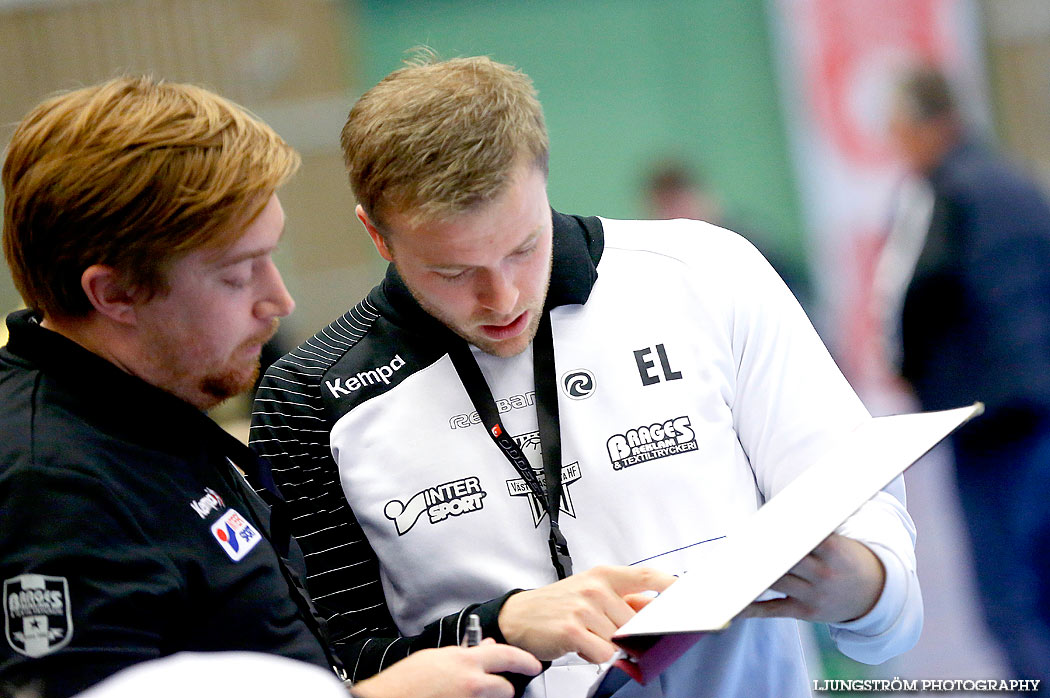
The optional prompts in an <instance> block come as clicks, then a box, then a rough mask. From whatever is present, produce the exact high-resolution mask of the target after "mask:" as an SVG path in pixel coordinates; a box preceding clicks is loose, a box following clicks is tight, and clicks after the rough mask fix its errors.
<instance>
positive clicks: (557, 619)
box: [499, 567, 675, 662]
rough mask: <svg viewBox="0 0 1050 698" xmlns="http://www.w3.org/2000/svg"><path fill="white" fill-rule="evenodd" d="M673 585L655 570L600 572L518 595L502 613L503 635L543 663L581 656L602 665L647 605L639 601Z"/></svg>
mask: <svg viewBox="0 0 1050 698" xmlns="http://www.w3.org/2000/svg"><path fill="white" fill-rule="evenodd" d="M674 581H675V577H673V576H672V575H669V574H665V573H663V572H660V571H658V570H654V569H650V568H637V567H595V568H592V569H590V570H587V571H586V572H581V573H579V574H576V575H573V576H571V577H568V578H566V579H563V580H561V581H558V582H555V583H553V584H549V585H547V586H545V587H540V588H538V589H532V590H530V591H523V592H520V593H518V594H514V595H513V596H511V597H510V598H509V599H507V601H506V602H505V603H504V605H503V608H502V609H501V610H500V616H499V625H500V630H501V631H502V632H503V636H504V637H505V638H506V639H507V641H508V642H509V643H511V644H513V645H516V646H518V647H521V648H523V649H526V650H529V651H530V652H532V653H533V654H535V655H536V656H537V657H539V658H540V659H556V658H557V657H560V656H561V655H563V654H565V653H567V652H576V653H578V654H579V655H580V656H582V657H584V658H585V659H587V660H589V661H595V662H602V661H605V660H606V659H608V658H609V657H611V656H612V654H613V652H615V650H616V648H615V647H614V646H613V644H612V643H611V642H609V640H610V639H611V638H612V636H613V634H614V633H615V632H616V630H617V629H618V628H619V627H620V626H621V625H623V624H624V623H626V622H627V621H628V620H630V619H631V618H632V617H633V616H634V614H635V613H636V612H637V609H638V608H640V607H642V606H643V605H644V603H645V602H643V601H642V600H641V599H638V598H635V597H634V595H635V594H638V593H639V592H642V591H649V590H655V591H662V590H663V589H666V588H667V587H668V586H669V585H670V584H671V583H672V582H674ZM626 597H630V598H631V599H632V600H631V601H628V600H627V598H626Z"/></svg>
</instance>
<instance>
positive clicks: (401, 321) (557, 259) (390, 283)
mask: <svg viewBox="0 0 1050 698" xmlns="http://www.w3.org/2000/svg"><path fill="white" fill-rule="evenodd" d="M551 219H552V222H553V239H552V247H553V252H552V254H553V261H552V264H551V283H550V288H549V289H548V291H547V302H546V304H545V308H546V309H547V310H550V309H552V308H557V307H559V306H563V305H577V304H579V305H582V304H583V303H586V302H587V299H588V298H589V297H590V295H591V289H592V288H594V282H595V281H597V280H598V262H599V260H600V259H601V256H602V251H603V250H604V249H605V234H604V231H603V229H602V224H601V221H600V220H599V219H598V218H597V217H595V216H590V217H584V216H570V215H566V214H563V213H558V212H557V211H555V210H553V209H551ZM369 296H370V297H369V299H370V300H371V301H372V303H374V304H375V305H376V306H377V307H379V309H380V310H381V311H382V313H383V314H384V315H387V316H389V317H390V318H391V319H392V320H393V321H394V322H396V323H397V324H398V325H401V326H402V327H403V328H405V329H407V330H409V331H412V332H418V333H420V334H427V335H437V336H438V337H446V338H448V337H454V336H455V335H453V334H452V332H451V331H450V330H449V329H448V328H446V327H445V326H444V325H443V324H441V322H439V321H438V320H435V319H434V318H433V317H431V316H430V315H429V314H428V313H427V312H426V311H425V310H423V309H422V308H421V307H420V306H419V303H417V302H416V299H415V298H413V297H412V294H411V292H409V290H408V287H406V286H405V282H404V280H403V279H402V278H401V275H400V274H398V273H397V269H395V268H394V265H393V264H391V265H389V266H388V267H387V271H386V276H385V277H384V278H383V281H382V283H381V284H380V285H379V286H377V287H376V288H375V289H373V291H372V293H371V294H369Z"/></svg>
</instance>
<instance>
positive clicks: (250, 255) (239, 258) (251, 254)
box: [218, 224, 285, 269]
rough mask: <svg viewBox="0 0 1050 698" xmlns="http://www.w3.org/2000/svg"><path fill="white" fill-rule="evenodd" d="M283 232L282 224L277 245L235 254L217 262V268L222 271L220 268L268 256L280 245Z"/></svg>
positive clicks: (283, 226)
mask: <svg viewBox="0 0 1050 698" xmlns="http://www.w3.org/2000/svg"><path fill="white" fill-rule="evenodd" d="M284 231H285V225H283V224H282V225H281V232H280V234H279V235H278V236H277V243H275V244H274V245H273V246H271V247H257V248H254V249H250V250H245V251H244V252H239V253H237V254H235V255H234V256H232V257H229V258H226V259H222V260H220V261H219V262H218V266H219V268H220V269H222V268H226V267H232V266H234V265H236V264H240V263H241V262H243V261H245V260H248V259H254V258H256V257H263V256H265V255H268V254H270V253H271V252H273V251H274V250H275V249H277V244H278V243H280V241H281V239H282V238H283V237H284Z"/></svg>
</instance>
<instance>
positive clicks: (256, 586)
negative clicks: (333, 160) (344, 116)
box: [0, 78, 539, 698]
mask: <svg viewBox="0 0 1050 698" xmlns="http://www.w3.org/2000/svg"><path fill="white" fill-rule="evenodd" d="M298 166H299V156H298V155H297V154H296V153H295V151H294V150H293V149H292V148H291V147H290V146H288V145H287V144H286V143H285V142H284V141H283V140H281V138H280V137H279V136H278V135H277V134H276V133H274V132H273V130H271V129H270V128H269V127H268V126H266V125H265V124H263V123H262V122H260V121H258V120H257V119H255V118H254V117H252V116H251V115H249V114H248V113H247V112H245V111H244V110H243V109H241V108H240V107H238V106H237V105H235V104H232V103H231V102H228V101H227V100H224V99H222V98H221V97H219V96H217V95H214V94H212V93H210V92H208V91H206V90H203V89H200V88H197V87H193V86H190V85H180V84H173V83H166V82H158V81H154V80H152V79H149V78H120V79H116V80H112V81H109V82H106V83H103V84H100V85H96V86H93V87H88V88H84V89H81V90H76V91H73V92H69V93H66V94H62V95H60V96H57V97H54V98H51V99H49V100H47V101H45V102H43V103H41V104H40V105H38V106H37V107H36V108H34V109H33V110H32V111H31V112H30V113H29V114H28V115H27V116H26V117H25V119H24V120H23V121H22V122H21V124H20V125H19V126H18V128H17V130H16V131H15V133H14V136H13V138H12V140H11V144H10V146H9V148H8V152H7V157H6V160H5V162H4V167H3V186H4V206H5V208H4V226H3V247H4V253H5V256H6V258H7V262H8V265H9V267H10V268H11V273H12V277H13V278H14V281H15V285H16V286H17V288H18V290H19V292H20V293H21V295H22V297H23V299H24V300H25V303H26V306H27V308H28V309H27V310H24V311H20V312H16V313H14V314H12V315H11V316H10V317H9V318H8V320H7V324H8V328H9V330H10V339H9V342H8V344H7V345H6V346H5V347H4V348H2V349H0V404H2V405H3V406H4V408H3V411H2V413H0V433H2V434H3V438H2V439H0V581H2V584H3V593H2V597H0V598H2V604H3V613H4V635H5V637H4V641H3V642H0V684H9V685H14V686H18V685H24V684H32V685H34V686H35V688H36V689H37V691H38V692H39V693H41V694H42V695H43V696H44V697H45V698H53V697H54V698H64V697H65V696H69V695H71V694H74V693H76V692H79V691H81V690H83V689H84V688H86V687H88V686H90V685H92V684H95V683H97V682H99V681H100V680H102V679H103V678H106V677H107V676H109V675H111V674H114V673H117V672H118V671H119V670H121V669H123V668H125V667H128V666H130V665H132V664H138V663H142V662H146V661H147V660H151V659H155V658H160V657H164V656H166V655H171V654H174V653H177V652H182V651H196V652H215V651H220V650H240V651H248V652H255V653H265V654H270V655H281V656H283V657H288V658H291V659H295V660H299V661H301V662H307V663H309V664H313V665H316V666H319V667H324V668H325V669H334V670H335V672H336V673H337V674H339V675H340V676H342V677H344V678H345V676H346V671H345V670H344V669H343V667H342V664H341V662H340V660H339V658H338V656H337V655H336V653H335V652H334V651H333V650H332V649H331V647H330V646H329V643H328V638H327V633H326V628H325V622H324V620H323V619H322V618H320V617H319V616H318V614H317V612H316V611H315V609H314V607H313V605H312V603H311V601H310V598H309V597H308V595H307V593H306V591H305V589H304V587H303V583H302V581H301V580H302V577H303V575H304V562H303V555H302V552H301V551H300V549H299V547H298V546H297V545H296V543H295V541H294V540H293V539H292V538H291V536H290V535H289V524H288V519H287V513H286V512H285V511H284V510H283V508H282V507H283V502H282V501H281V498H280V495H279V493H278V492H277V490H276V488H275V487H274V485H273V482H272V480H271V479H270V477H269V471H268V469H267V466H266V465H265V463H263V462H260V460H259V459H258V458H257V457H256V456H255V455H254V454H253V453H252V452H251V451H250V450H249V449H248V448H247V447H245V446H244V445H242V444H241V443H240V442H238V441H237V440H236V439H234V438H233V437H231V436H229V435H228V434H226V433H225V432H224V431H223V430H222V429H221V428H219V426H218V425H217V424H215V423H214V422H213V421H211V420H210V419H209V418H208V417H207V415H206V414H205V412H204V411H205V410H207V409H209V408H211V407H213V406H215V405H217V404H218V403H220V402H221V401H223V400H225V399H226V398H229V397H231V396H233V395H236V394H237V393H240V392H243V391H245V390H247V389H249V388H250V387H251V386H252V385H253V384H254V381H255V379H256V376H257V374H258V370H259V353H260V350H261V347H262V345H263V344H264V343H265V342H266V341H267V340H268V339H269V338H270V337H271V336H272V335H273V333H274V332H275V331H276V328H277V325H278V322H279V319H280V318H281V317H283V316H285V315H287V314H288V313H290V312H291V311H292V308H293V307H294V303H293V301H292V298H291V297H290V296H289V295H288V291H287V290H286V289H285V286H284V283H283V281H282V279H281V275H280V273H279V272H278V270H277V268H276V267H275V266H274V262H273V259H272V255H273V251H274V249H275V247H276V246H277V244H278V241H279V240H280V238H281V236H282V234H283V232H284V213H283V211H282V209H281V204H280V202H279V201H278V198H277V195H276V191H277V190H278V188H279V187H280V186H281V185H282V184H283V183H284V182H286V181H287V180H288V179H289V178H290V177H291V176H292V174H293V173H294V172H295V170H296V169H297V167H298ZM245 474H248V475H251V476H252V477H253V478H255V479H256V481H258V482H260V483H261V485H262V486H261V490H260V493H259V494H258V495H257V494H256V493H255V492H253V491H252V490H251V488H250V487H248V485H247V483H246V482H245V480H244V475H245ZM504 670H514V671H524V672H526V673H528V672H532V673H535V672H536V671H538V670H539V663H538V662H537V661H536V660H535V659H534V658H532V657H530V656H529V655H528V654H526V653H525V652H522V651H521V650H518V649H515V648H511V647H506V646H496V645H494V644H489V645H486V646H483V647H478V648H472V649H465V648H464V649H459V648H455V649H453V650H451V651H442V652H431V653H419V654H417V655H415V656H414V657H411V658H410V659H408V660H407V661H406V662H405V663H403V664H399V665H398V666H396V667H393V668H391V669H390V670H389V671H388V672H384V674H383V675H380V676H376V677H375V678H374V679H371V680H369V681H364V682H361V683H360V684H359V685H355V686H354V688H353V691H354V692H355V693H356V694H358V695H360V696H361V697H362V698H393V697H397V696H434V697H435V698H437V697H439V696H458V695H475V696H507V695H510V693H511V686H510V684H509V683H508V682H507V681H505V680H503V679H501V678H499V677H497V676H491V675H490V672H498V671H504ZM332 680H334V678H333V679H332ZM337 687H338V685H337ZM2 691H3V686H2V685H0V692H2Z"/></svg>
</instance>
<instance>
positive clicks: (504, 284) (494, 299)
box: [478, 270, 518, 315]
mask: <svg viewBox="0 0 1050 698" xmlns="http://www.w3.org/2000/svg"><path fill="white" fill-rule="evenodd" d="M482 276H483V279H482V281H481V288H480V289H479V291H478V302H479V303H480V304H481V306H482V307H483V308H485V310H491V311H493V312H496V313H501V314H504V315H506V314H510V313H511V312H512V311H513V310H514V309H515V306H516V305H517V303H518V287H517V286H516V285H515V284H514V283H513V280H512V279H510V278H508V277H507V274H506V273H505V272H503V271H502V270H499V271H490V272H489V273H487V274H484V275H482Z"/></svg>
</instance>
